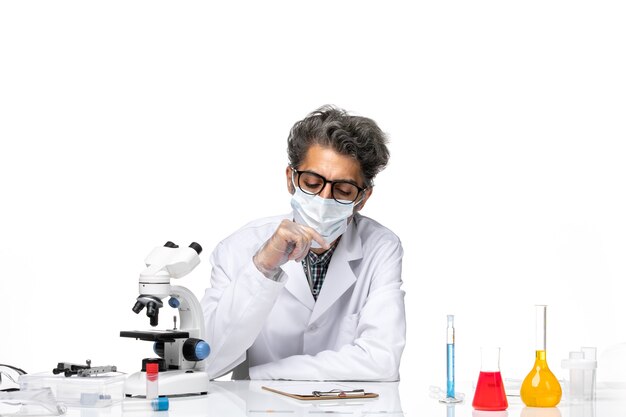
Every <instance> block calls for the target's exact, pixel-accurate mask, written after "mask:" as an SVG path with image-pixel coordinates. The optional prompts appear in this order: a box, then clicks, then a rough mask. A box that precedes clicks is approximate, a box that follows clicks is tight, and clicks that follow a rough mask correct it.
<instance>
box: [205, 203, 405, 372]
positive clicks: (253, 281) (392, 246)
mask: <svg viewBox="0 0 626 417" xmlns="http://www.w3.org/2000/svg"><path fill="white" fill-rule="evenodd" d="M285 218H292V215H291V214H289V215H285V216H278V217H271V218H265V219H261V220H257V221H254V222H252V223H249V224H248V225H246V226H244V227H243V228H242V229H240V230H238V231H237V232H235V233H234V234H233V235H231V236H229V237H228V238H226V239H225V240H223V241H222V242H221V243H219V245H218V246H217V247H216V249H215V250H214V252H213V254H212V256H211V263H212V265H213V269H212V273H211V287H210V288H208V289H207V290H206V293H205V296H204V297H203V299H202V301H201V304H202V309H203V311H204V319H205V323H206V330H207V332H206V339H207V342H208V343H209V345H210V346H211V354H210V355H209V357H208V358H207V364H206V366H207V368H206V369H207V372H208V373H209V376H210V377H211V378H214V377H218V376H220V375H222V374H225V373H227V372H229V371H230V370H232V369H233V368H234V367H235V366H237V365H239V364H242V363H243V362H244V361H245V360H246V356H247V366H248V367H249V377H250V378H251V379H299V380H305V379H306V380H363V381H394V380H398V379H399V372H398V368H399V365H400V357H401V355H402V351H403V349H404V344H405V339H406V321H405V311H404V291H403V290H402V289H401V288H400V286H401V284H402V280H401V272H402V255H403V251H402V245H401V243H400V240H399V239H398V237H397V236H396V235H395V234H393V233H392V232H391V231H390V230H388V229H386V228H385V227H383V226H381V225H380V224H378V223H377V222H375V221H374V220H372V219H369V218H367V217H364V216H361V215H360V214H358V213H357V214H355V215H354V217H353V220H352V221H351V222H350V224H349V225H348V229H347V230H346V232H345V233H344V235H343V236H342V238H341V240H340V241H339V244H338V245H337V248H336V249H335V252H334V254H333V256H332V258H331V261H330V264H329V267H328V272H327V274H326V278H325V280H324V284H323V286H322V289H321V291H320V294H319V296H318V298H317V302H316V301H315V300H314V299H313V296H312V295H311V290H310V288H309V284H308V281H307V279H306V276H305V274H304V270H303V268H302V265H301V264H300V263H296V262H294V261H289V262H287V263H286V264H284V265H283V266H282V269H283V271H284V272H285V273H284V274H283V275H282V280H281V281H280V282H276V281H273V280H271V279H268V278H266V277H265V276H264V275H263V274H261V273H260V272H259V271H258V270H257V269H256V267H255V266H254V264H253V262H252V257H253V255H254V254H255V253H256V251H257V250H258V249H259V247H260V246H261V245H262V244H263V243H264V242H265V241H266V240H267V239H268V238H269V237H270V236H271V235H272V234H273V233H274V231H275V230H276V228H277V227H278V225H279V223H280V221H281V220H283V219H285ZM243 365H244V366H246V363H243ZM238 371H239V369H238ZM237 373H239V372H237Z"/></svg>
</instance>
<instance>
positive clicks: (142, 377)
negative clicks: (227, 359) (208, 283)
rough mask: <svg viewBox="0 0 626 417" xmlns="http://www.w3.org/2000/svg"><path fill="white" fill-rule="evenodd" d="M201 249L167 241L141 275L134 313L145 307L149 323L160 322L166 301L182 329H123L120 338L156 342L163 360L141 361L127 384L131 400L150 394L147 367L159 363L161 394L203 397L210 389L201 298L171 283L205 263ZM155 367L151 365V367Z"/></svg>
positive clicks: (126, 387)
mask: <svg viewBox="0 0 626 417" xmlns="http://www.w3.org/2000/svg"><path fill="white" fill-rule="evenodd" d="M200 252H202V247H201V246H200V245H199V244H197V243H196V242H192V243H191V244H190V245H189V247H183V248H181V247H178V245H176V244H175V243H172V242H167V243H166V244H165V245H164V246H159V247H156V248H154V249H153V250H152V252H150V254H149V255H148V257H147V258H146V260H145V264H146V267H147V268H146V269H145V270H143V271H142V272H141V274H140V275H139V297H137V301H136V302H135V305H134V307H133V311H134V312H135V313H136V314H139V313H140V312H141V311H142V310H143V309H144V308H145V310H146V316H147V317H148V318H149V319H150V325H151V326H152V327H155V326H157V325H158V324H159V309H160V308H161V307H163V300H164V299H166V298H168V297H169V300H168V304H169V306H170V307H172V308H176V309H178V312H179V317H180V324H179V326H180V328H179V329H177V328H176V316H174V328H173V329H171V330H149V331H121V332H120V336H121V337H130V338H134V339H138V340H146V341H150V342H153V343H154V345H153V349H154V352H155V353H156V355H157V356H158V358H146V359H143V361H142V366H141V372H136V373H134V374H132V375H130V376H129V377H128V378H127V379H126V382H125V385H124V394H125V395H126V397H145V396H146V367H147V365H148V364H155V363H156V364H158V395H159V396H168V397H170V396H189V395H203V394H206V393H207V392H208V390H209V376H208V375H207V374H206V372H204V365H205V359H206V358H207V356H209V353H210V351H211V349H210V347H209V345H208V344H207V342H205V341H204V337H205V336H204V335H205V328H204V316H203V313H202V307H201V306H200V303H199V302H198V299H197V298H196V296H195V295H194V294H193V293H192V292H191V291H189V290H188V289H187V288H185V287H181V286H175V285H170V279H172V278H181V277H183V276H185V275H187V274H188V273H189V272H191V271H192V270H193V269H194V268H195V267H196V266H197V265H198V264H199V263H200V257H199V255H200ZM153 367H154V365H152V366H151V369H152V368H153Z"/></svg>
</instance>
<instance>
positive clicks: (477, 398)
mask: <svg viewBox="0 0 626 417" xmlns="http://www.w3.org/2000/svg"><path fill="white" fill-rule="evenodd" d="M508 406H509V402H508V401H507V399H506V393H505V392H504V383H503V382H502V374H501V373H500V348H499V347H482V348H480V374H479V375H478V382H477V383H476V392H475V393H474V400H473V401H472V407H474V409H475V410H482V411H503V410H506V409H507V408H508Z"/></svg>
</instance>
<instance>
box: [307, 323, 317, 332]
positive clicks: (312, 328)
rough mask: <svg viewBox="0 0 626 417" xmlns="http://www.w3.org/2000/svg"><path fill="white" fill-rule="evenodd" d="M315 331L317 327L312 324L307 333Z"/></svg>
mask: <svg viewBox="0 0 626 417" xmlns="http://www.w3.org/2000/svg"><path fill="white" fill-rule="evenodd" d="M316 330H317V325H316V324H312V325H310V326H309V332H314V331H316Z"/></svg>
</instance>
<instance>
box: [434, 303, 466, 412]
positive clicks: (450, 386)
mask: <svg viewBox="0 0 626 417" xmlns="http://www.w3.org/2000/svg"><path fill="white" fill-rule="evenodd" d="M446 371H447V372H446V380H447V384H446V397H445V398H442V399H440V400H439V402H442V403H446V404H455V403H460V402H462V401H463V400H462V399H461V398H462V397H461V396H460V395H459V397H461V398H457V397H456V392H455V387H454V315H452V314H449V315H448V327H447V329H446Z"/></svg>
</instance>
